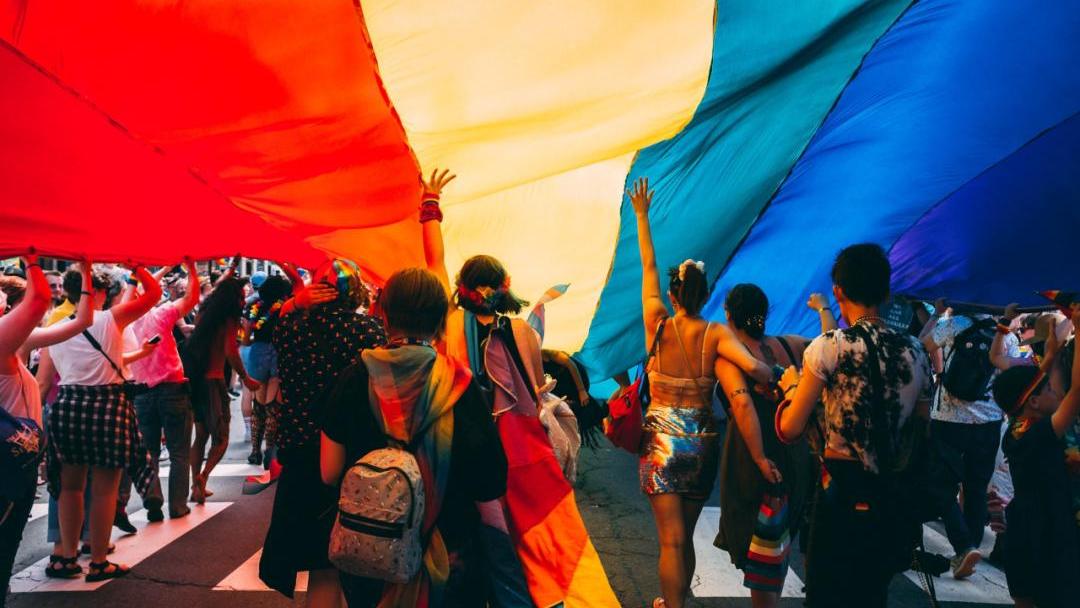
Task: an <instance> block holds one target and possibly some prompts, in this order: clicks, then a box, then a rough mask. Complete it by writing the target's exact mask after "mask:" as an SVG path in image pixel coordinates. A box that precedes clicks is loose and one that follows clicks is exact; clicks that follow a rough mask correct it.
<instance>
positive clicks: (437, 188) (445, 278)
mask: <svg viewBox="0 0 1080 608" xmlns="http://www.w3.org/2000/svg"><path fill="white" fill-rule="evenodd" d="M455 177H457V175H455V174H451V173H450V170H449V169H443V171H442V173H439V170H438V169H433V170H432V171H431V179H430V180H427V181H424V180H423V179H422V178H421V182H422V183H423V184H424V196H423V198H422V202H421V204H420V228H421V230H422V231H423V237H424V261H425V262H427V267H428V270H430V271H432V272H434V273H435V276H437V277H439V281H440V282H441V283H442V284H443V288H444V289H446V295H448V296H452V295H453V291H452V290H451V289H450V274H449V273H448V272H447V270H446V248H445V246H444V245H443V236H442V219H443V213H442V209H440V208H439V200H440V198H441V196H442V189H443V188H445V187H446V185H447V184H449V183H450V182H452V181H453V180H454V178H455Z"/></svg>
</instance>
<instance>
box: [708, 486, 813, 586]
mask: <svg viewBox="0 0 1080 608" xmlns="http://www.w3.org/2000/svg"><path fill="white" fill-rule="evenodd" d="M719 527H720V508H719V507H705V508H704V509H702V510H701V517H700V518H698V523H697V528H695V529H694V553H696V554H697V571H696V572H695V574H694V582H693V583H692V584H691V587H690V592H691V593H693V594H694V597H750V590H749V589H747V588H746V587H744V586H743V573H742V571H741V570H739V569H738V568H736V567H735V566H734V565H733V564H732V563H731V558H730V557H729V556H728V554H727V551H721V550H720V549H717V548H716V547H714V546H713V540H714V539H715V538H716V532H717V530H718V529H719ZM802 587H803V583H802V580H801V579H800V578H799V576H798V575H797V574H795V572H794V571H793V570H789V571H788V575H787V578H786V579H784V590H783V593H782V596H783V597H806V596H805V594H804V593H803V592H802Z"/></svg>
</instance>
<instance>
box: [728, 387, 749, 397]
mask: <svg viewBox="0 0 1080 608" xmlns="http://www.w3.org/2000/svg"><path fill="white" fill-rule="evenodd" d="M749 392H750V390H749V389H747V388H745V387H744V388H737V389H735V390H733V391H731V394H730V395H729V397H730V398H732V399H734V398H735V397H738V396H739V395H745V394H747V393H749Z"/></svg>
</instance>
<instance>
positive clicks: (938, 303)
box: [934, 298, 949, 317]
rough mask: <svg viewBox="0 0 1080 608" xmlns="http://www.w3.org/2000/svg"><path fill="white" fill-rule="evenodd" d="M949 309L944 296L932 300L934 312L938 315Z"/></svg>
mask: <svg viewBox="0 0 1080 608" xmlns="http://www.w3.org/2000/svg"><path fill="white" fill-rule="evenodd" d="M948 309H949V301H948V300H946V299H945V298H938V299H936V300H934V314H935V315H938V316H939V317H940V316H941V315H943V314H945V311H946V310H948Z"/></svg>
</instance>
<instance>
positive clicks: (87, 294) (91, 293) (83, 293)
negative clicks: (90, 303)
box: [79, 291, 94, 296]
mask: <svg viewBox="0 0 1080 608" xmlns="http://www.w3.org/2000/svg"><path fill="white" fill-rule="evenodd" d="M79 293H81V294H82V295H84V296H92V295H94V292H92V291H80V292H79Z"/></svg>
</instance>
